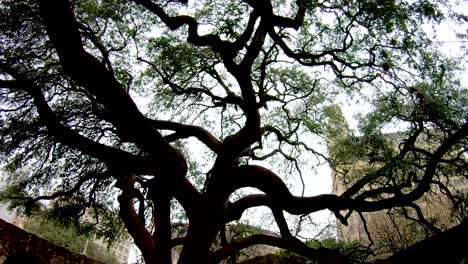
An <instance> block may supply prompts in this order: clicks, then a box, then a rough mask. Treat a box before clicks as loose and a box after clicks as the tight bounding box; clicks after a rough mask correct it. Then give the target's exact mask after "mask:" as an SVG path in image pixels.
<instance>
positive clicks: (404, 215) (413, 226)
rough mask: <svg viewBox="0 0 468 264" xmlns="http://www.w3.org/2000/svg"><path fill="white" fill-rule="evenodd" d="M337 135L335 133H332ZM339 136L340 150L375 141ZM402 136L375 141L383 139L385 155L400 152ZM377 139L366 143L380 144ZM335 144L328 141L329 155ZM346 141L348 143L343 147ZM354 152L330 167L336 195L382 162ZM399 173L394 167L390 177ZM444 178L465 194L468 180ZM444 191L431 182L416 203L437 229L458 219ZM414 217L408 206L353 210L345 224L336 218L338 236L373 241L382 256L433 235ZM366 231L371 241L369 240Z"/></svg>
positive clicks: (426, 141) (420, 143)
mask: <svg viewBox="0 0 468 264" xmlns="http://www.w3.org/2000/svg"><path fill="white" fill-rule="evenodd" d="M336 135H338V134H335V136H336ZM339 135H340V137H341V139H338V138H334V140H336V141H340V140H342V141H340V143H338V144H340V146H339V147H340V148H341V147H342V148H343V149H341V150H339V151H346V148H350V147H351V148H352V145H353V144H358V143H359V141H362V140H375V139H369V138H367V139H366V138H363V137H353V136H350V135H347V134H345V133H344V132H342V133H341V134H339ZM426 137H427V136H426ZM404 138H405V135H403V134H401V133H391V134H385V135H381V137H380V138H379V139H378V140H379V142H382V140H383V142H384V143H385V146H386V148H387V149H385V147H384V146H383V145H382V149H381V150H382V151H384V152H385V151H388V155H394V154H395V153H396V152H397V151H399V150H398V149H399V147H400V145H401V144H402V142H403V141H404ZM423 138H424V137H423ZM343 140H344V141H348V143H343V142H344V141H343ZM379 142H369V143H371V144H379ZM430 142H431V140H429V139H424V140H422V139H421V140H418V141H417V142H416V146H419V147H421V148H425V149H429V150H430V149H431V147H432V146H430V145H428V144H430ZM335 143H336V142H331V143H329V152H330V155H331V156H333V155H335V154H336V153H333V151H334V150H336V148H337V147H336V146H333V144H335ZM346 144H349V145H347V146H346ZM353 151H354V150H353ZM392 153H393V154H392ZM357 154H358V155H357V156H355V157H353V156H352V155H351V156H348V157H346V156H344V158H343V159H346V158H349V160H348V161H346V160H343V159H342V160H341V162H338V164H337V165H336V166H334V167H333V168H332V180H333V187H332V189H333V192H334V193H336V194H337V195H340V194H342V193H343V192H344V191H346V190H347V189H348V187H350V186H352V185H353V184H354V183H355V182H356V181H357V180H358V178H359V177H362V175H365V174H369V173H372V172H375V171H377V170H378V169H380V168H381V166H382V164H381V163H380V164H379V163H378V162H376V163H373V162H371V161H369V159H367V157H359V155H360V154H362V153H359V151H357ZM335 158H337V157H335ZM338 159H339V158H338ZM399 172H400V171H399V170H398V168H397V169H396V170H395V169H394V171H392V172H391V173H392V177H396V178H397V180H398V177H399V176H398V173H399ZM401 173H402V174H404V173H408V172H405V171H404V170H401ZM419 174H422V171H420V172H416V173H415V176H414V177H419V176H418V175H419ZM406 177H408V174H406ZM402 178H404V177H402ZM444 181H445V182H443V183H444V185H447V186H450V187H451V189H452V191H454V192H463V193H466V192H467V190H468V181H467V180H466V179H463V178H461V177H457V176H455V175H452V176H450V177H446V179H445V180H444ZM379 184H380V183H379ZM444 191H445V190H442V189H440V188H439V187H438V186H436V185H431V191H430V192H429V193H428V194H427V195H425V196H424V197H423V198H421V199H419V200H418V201H417V202H416V203H415V204H416V205H417V206H418V207H419V208H420V210H421V211H420V213H421V214H422V215H423V216H424V219H425V220H427V221H428V222H429V223H431V224H432V225H433V226H435V227H437V228H438V229H440V230H445V229H448V228H450V227H452V226H454V225H456V224H458V223H459V219H458V218H457V217H456V216H455V215H454V212H453V207H452V205H451V202H450V201H449V198H448V196H447V195H444V193H443V192H444ZM382 198H384V195H382ZM342 214H346V212H342ZM417 218H418V216H417V211H416V209H414V208H408V207H407V208H395V209H392V210H387V211H381V212H373V213H363V214H362V216H361V215H359V214H358V213H356V212H354V213H353V214H352V215H351V216H350V217H349V218H348V226H345V225H343V224H342V223H341V222H340V221H337V238H338V239H339V240H341V241H346V242H352V241H358V242H359V243H361V244H364V245H369V244H370V243H371V242H372V243H373V244H374V245H373V246H374V248H375V249H376V250H377V252H379V253H381V256H384V255H387V254H392V253H396V252H398V251H400V250H401V249H403V248H407V247H408V246H410V245H412V244H414V243H415V242H417V241H419V240H423V239H425V238H426V237H427V236H429V235H431V234H432V231H429V232H426V230H425V229H424V228H423V226H422V225H421V224H419V223H417V222H416V221H414V220H415V219H417ZM366 228H367V231H366ZM368 233H369V234H370V237H371V239H372V240H370V239H369V236H368Z"/></svg>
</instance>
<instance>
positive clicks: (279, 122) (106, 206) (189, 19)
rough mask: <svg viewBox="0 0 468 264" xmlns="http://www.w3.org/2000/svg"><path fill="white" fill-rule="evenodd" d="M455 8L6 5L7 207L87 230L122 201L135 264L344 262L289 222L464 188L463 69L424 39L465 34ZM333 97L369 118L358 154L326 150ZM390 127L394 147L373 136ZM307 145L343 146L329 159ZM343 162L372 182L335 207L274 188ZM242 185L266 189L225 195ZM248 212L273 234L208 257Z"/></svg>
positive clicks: (44, 0) (3, 115)
mask: <svg viewBox="0 0 468 264" xmlns="http://www.w3.org/2000/svg"><path fill="white" fill-rule="evenodd" d="M455 4H456V3H452V2H451V1H449V2H446V1H436V0H433V1H428V0H416V1H392V0H378V1H370V0H369V1H368V0H353V1H341V0H323V1H315V0H310V1H306V0H297V1H276V0H245V1H212V0H204V1H188V2H187V1H177V0H175V1H164V0H133V1H124V0H74V1H69V0H55V1H50V0H20V1H13V0H2V1H1V2H0V15H1V17H2V19H1V21H0V100H1V101H0V102H1V103H0V106H1V109H0V122H1V126H0V136H1V140H2V144H1V148H0V150H1V153H2V158H1V162H2V166H3V167H4V169H5V170H7V171H10V172H18V171H19V172H20V173H19V174H22V175H24V177H16V178H15V177H13V179H12V180H11V186H10V188H8V189H7V190H6V191H5V192H4V194H3V196H4V197H7V198H11V199H16V201H22V203H23V205H24V206H25V208H26V209H27V210H30V209H33V208H34V204H36V203H37V202H39V201H43V200H49V201H53V202H51V203H50V205H51V207H52V208H53V210H55V211H56V212H59V213H62V214H61V215H62V216H65V215H80V214H83V213H84V211H85V209H86V210H88V211H89V210H91V211H93V212H94V213H95V214H96V217H97V219H98V221H103V220H102V219H103V218H102V215H104V216H105V215H112V214H111V211H112V208H113V207H114V205H116V204H117V203H116V201H115V200H117V202H118V206H117V207H118V211H119V212H118V216H119V218H120V219H121V221H122V222H123V224H124V225H125V227H126V230H127V231H128V233H129V234H130V236H131V237H132V238H133V239H134V241H135V243H136V245H137V246H138V248H139V249H140V251H141V253H142V256H143V258H144V260H145V262H146V263H171V248H172V247H173V246H174V245H176V244H181V245H182V246H183V248H182V251H181V254H180V259H179V263H217V262H220V261H222V260H224V259H226V258H227V257H229V256H231V255H233V254H234V253H235V252H237V251H239V250H241V249H242V248H246V247H249V246H252V245H256V244H267V245H272V246H276V247H280V248H285V249H288V250H290V251H293V252H296V253H298V254H301V255H304V256H306V257H310V258H313V259H316V260H317V261H319V262H320V263H332V262H343V261H345V260H343V256H342V255H341V254H340V253H339V252H337V251H335V250H329V249H325V248H310V247H307V246H306V245H305V244H303V243H302V242H301V240H299V239H298V238H296V237H295V235H294V234H293V233H291V231H290V226H288V222H287V221H286V220H285V216H284V212H287V213H289V214H292V215H297V216H306V215H308V214H311V213H313V212H317V211H320V210H329V211H330V212H332V213H334V214H335V216H336V217H337V219H339V220H340V221H342V222H343V223H346V222H347V219H348V218H349V217H350V215H352V214H362V213H364V212H369V213H371V212H378V211H382V210H389V209H391V208H413V209H414V210H416V211H417V212H419V211H418V210H417V208H418V206H417V205H416V203H415V202H416V201H418V200H419V199H421V198H422V197H424V196H425V195H426V194H427V193H429V192H431V191H433V190H434V189H438V190H441V192H442V193H443V194H444V195H445V196H447V197H449V198H450V199H449V200H450V201H451V203H452V205H453V206H454V208H460V205H461V204H463V201H464V200H463V198H462V197H463V195H460V194H457V193H455V191H454V190H456V189H457V188H456V186H454V182H455V180H462V181H463V180H465V179H466V177H467V176H468V170H467V169H468V166H467V160H466V146H467V141H468V137H467V135H468V124H467V116H468V112H467V109H466V105H467V102H468V101H467V98H468V97H467V92H466V89H464V87H463V84H462V83H460V82H459V81H457V78H458V77H459V71H458V68H459V67H460V66H461V65H462V63H460V61H454V60H450V59H448V58H445V57H444V56H443V54H441V53H440V52H439V51H438V49H437V43H435V42H434V41H433V39H434V35H433V34H434V32H433V31H431V26H434V25H437V24H440V23H461V24H463V23H466V16H464V15H463V14H460V13H458V12H459V11H461V10H460V9H459V8H458V7H457V6H456V5H455ZM463 33H466V32H461V33H460V34H459V35H457V36H459V37H464V35H463ZM457 72H458V73H457ZM457 74H458V75H457ZM339 98H345V100H349V101H350V102H355V103H356V104H363V103H366V104H367V105H368V107H369V108H370V109H371V111H370V112H369V114H363V115H362V116H361V119H362V120H361V121H362V122H361V124H360V126H359V128H360V130H359V132H356V133H359V135H360V140H359V142H354V143H353V142H351V143H349V142H347V143H346V142H344V143H346V144H348V143H349V144H351V147H350V146H345V145H343V144H339V141H337V140H334V141H333V138H334V136H333V133H341V132H340V131H341V130H340V129H346V128H345V126H343V127H341V128H340V127H335V130H333V129H329V125H330V124H332V123H333V122H331V121H333V120H336V117H337V114H336V113H337V111H336V107H335V106H334V104H335V103H336V100H337V99H339ZM356 98H357V99H356ZM357 100H360V101H357ZM392 125H393V126H397V127H398V128H399V130H400V131H401V132H400V135H401V139H400V142H399V144H397V146H396V147H390V145H391V144H393V143H392V142H389V141H388V140H386V139H385V137H384V136H383V132H384V131H385V128H387V127H388V126H392ZM336 128H338V129H336ZM421 140H424V141H427V142H428V143H427V144H422V145H421V144H417V143H416V142H419V141H421ZM317 141H321V142H327V143H326V144H327V145H328V146H329V147H331V148H335V149H336V148H338V149H340V147H343V148H341V149H342V150H345V151H341V152H340V151H337V152H335V153H338V154H339V155H338V154H337V155H335V154H334V155H328V154H327V151H323V148H320V147H317V145H316V144H315V143H313V142H317ZM324 144H325V143H324ZM352 144H355V145H352ZM350 157H357V158H356V159H359V160H360V159H365V160H366V161H367V162H369V163H370V164H371V166H372V167H373V168H374V170H371V171H361V172H359V173H358V174H356V175H355V176H354V178H353V182H352V184H351V185H350V186H349V188H347V189H346V190H345V191H344V192H343V193H341V194H322V195H317V196H304V195H302V196H301V195H293V194H292V193H291V191H290V189H288V187H287V186H288V185H287V184H286V183H285V182H286V181H287V179H288V178H292V177H306V176H307V175H303V173H301V171H302V169H303V168H304V166H312V164H313V163H320V162H326V163H329V164H330V165H333V166H335V167H336V166H341V165H343V164H342V163H343V162H347V161H348V160H349V158H350ZM258 161H262V162H261V163H260V162H258ZM268 162H269V163H268ZM266 164H270V165H266ZM345 165H346V164H345ZM269 166H270V167H269ZM14 175H17V174H14ZM244 187H254V188H257V189H258V190H260V191H261V194H248V195H244V196H242V197H241V198H239V199H236V200H233V198H232V194H233V193H234V192H236V191H237V190H240V189H242V188H244ZM461 194H463V192H462V193H461ZM174 202H177V204H179V205H180V207H181V212H183V214H184V215H185V217H186V218H187V221H188V230H187V232H185V233H184V234H183V235H182V237H174V236H173V233H172V231H171V224H172V222H171V219H172V218H173V217H174V212H175V211H178V210H176V209H175V208H174V206H173V203H174ZM258 206H267V207H268V208H269V209H270V210H271V212H272V215H273V216H274V219H275V222H276V223H277V225H278V228H279V230H280V236H274V235H269V234H255V235H251V236H247V237H244V238H242V239H241V240H237V241H229V240H226V239H223V243H222V245H221V247H218V248H213V247H212V245H213V244H214V243H215V240H216V237H217V235H218V234H223V233H224V234H225V231H224V229H225V226H226V225H227V224H229V223H231V222H233V221H235V220H238V219H239V218H240V217H241V216H242V214H243V212H244V211H245V210H247V209H249V208H254V207H258ZM99 216H101V217H99ZM99 219H100V220H99ZM104 219H105V218H104ZM417 219H419V220H420V221H421V222H422V223H426V222H427V221H426V222H424V215H422V214H417ZM464 221H466V220H464Z"/></svg>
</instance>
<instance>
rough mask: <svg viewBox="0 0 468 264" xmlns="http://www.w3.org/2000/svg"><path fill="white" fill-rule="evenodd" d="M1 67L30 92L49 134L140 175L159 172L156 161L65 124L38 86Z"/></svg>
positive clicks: (19, 85) (10, 69)
mask: <svg viewBox="0 0 468 264" xmlns="http://www.w3.org/2000/svg"><path fill="white" fill-rule="evenodd" d="M0 67H1V68H2V70H4V71H5V72H7V73H8V74H10V75H11V76H12V77H13V78H15V79H16V80H15V82H16V84H15V86H14V89H18V90H23V91H25V92H27V93H29V94H30V95H31V97H32V98H33V102H34V105H35V106H36V109H37V112H38V113H39V116H40V118H41V121H42V122H43V123H44V125H45V126H46V127H47V129H48V132H49V134H50V135H51V136H53V137H54V138H55V139H56V140H57V141H58V142H61V143H63V144H65V145H67V146H69V147H72V148H74V149H77V150H79V151H81V152H83V153H85V154H86V155H89V156H91V157H94V158H97V159H99V160H101V161H102V162H104V163H106V164H107V165H109V166H110V167H111V168H121V169H125V170H131V171H133V172H134V173H139V174H157V173H159V171H158V169H157V168H155V166H154V160H152V159H150V158H142V157H139V156H136V155H133V154H130V153H128V152H125V151H123V150H120V149H116V148H113V147H110V146H106V145H103V144H100V143H98V142H95V141H93V140H91V139H89V138H87V137H85V136H82V135H80V134H79V133H78V132H76V131H74V130H72V129H70V128H68V127H66V126H64V125H62V124H61V122H60V120H59V118H58V117H57V116H56V115H55V113H54V112H53V111H52V109H51V108H50V106H49V105H48V103H47V101H46V99H45V97H44V95H43V94H42V92H41V89H40V88H39V87H37V86H36V85H35V84H34V83H32V82H31V81H30V80H28V79H27V78H26V77H25V76H23V75H22V74H21V73H19V72H17V71H15V70H14V69H12V68H10V67H8V66H7V65H4V64H0Z"/></svg>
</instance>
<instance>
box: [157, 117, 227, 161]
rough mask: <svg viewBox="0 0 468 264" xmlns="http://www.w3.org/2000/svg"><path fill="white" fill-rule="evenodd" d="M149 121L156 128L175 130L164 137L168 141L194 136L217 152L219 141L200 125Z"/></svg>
mask: <svg viewBox="0 0 468 264" xmlns="http://www.w3.org/2000/svg"><path fill="white" fill-rule="evenodd" d="M150 122H151V124H152V125H153V127H154V128H156V129H161V130H172V131H175V133H174V134H171V135H168V136H166V137H165V140H166V141H168V142H172V141H176V140H178V139H182V138H188V137H195V138H197V139H198V140H200V141H201V142H202V143H204V144H205V145H206V146H207V147H208V148H209V149H210V150H212V151H213V152H215V153H218V151H219V148H220V146H221V141H220V140H219V139H217V138H216V137H215V136H214V135H213V134H211V133H210V132H209V131H208V130H206V129H204V128H202V127H199V126H194V125H186V124H181V123H177V122H172V121H164V120H150Z"/></svg>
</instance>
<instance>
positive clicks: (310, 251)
mask: <svg viewBox="0 0 468 264" xmlns="http://www.w3.org/2000/svg"><path fill="white" fill-rule="evenodd" d="M254 245H269V246H273V247H279V248H283V249H287V250H290V251H293V252H295V253H298V254H300V255H302V256H305V257H308V258H310V259H315V260H317V261H318V262H319V263H345V262H344V257H343V256H342V255H341V254H340V253H339V252H338V250H333V249H326V248H317V249H315V248H310V247H308V246H306V245H305V244H304V243H301V242H299V241H296V240H288V239H283V238H281V237H276V236H271V235H252V236H248V237H246V238H243V239H241V240H239V241H235V242H231V243H229V244H228V245H226V246H224V247H222V248H221V249H218V250H216V251H215V252H213V260H214V263H218V262H220V261H222V260H223V259H225V258H227V257H228V256H230V255H231V254H233V253H235V252H238V251H239V250H241V249H244V248H247V247H251V246H254Z"/></svg>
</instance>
